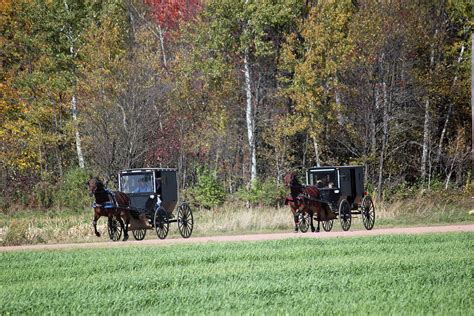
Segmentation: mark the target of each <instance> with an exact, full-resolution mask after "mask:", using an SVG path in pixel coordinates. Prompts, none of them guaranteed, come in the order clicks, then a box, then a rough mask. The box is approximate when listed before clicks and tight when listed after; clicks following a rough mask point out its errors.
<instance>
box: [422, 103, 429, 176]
mask: <svg viewBox="0 0 474 316" xmlns="http://www.w3.org/2000/svg"><path fill="white" fill-rule="evenodd" d="M429 126H430V100H429V99H428V100H426V102H425V122H424V124H423V151H422V155H421V168H420V171H421V178H422V179H423V181H424V180H425V178H426V161H427V158H428V143H429V138H430V132H429Z"/></svg>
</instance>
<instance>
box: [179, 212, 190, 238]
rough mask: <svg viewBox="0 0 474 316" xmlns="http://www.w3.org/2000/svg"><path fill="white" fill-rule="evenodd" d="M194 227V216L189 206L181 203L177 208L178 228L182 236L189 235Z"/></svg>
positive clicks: (186, 236)
mask: <svg viewBox="0 0 474 316" xmlns="http://www.w3.org/2000/svg"><path fill="white" fill-rule="evenodd" d="M193 227H194V218H193V212H192V211H191V207H189V205H188V204H186V203H183V204H181V205H180V206H179V208H178V230H179V233H180V234H181V236H182V237H183V238H189V237H191V234H192V233H193Z"/></svg>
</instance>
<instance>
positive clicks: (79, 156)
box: [64, 1, 84, 168]
mask: <svg viewBox="0 0 474 316" xmlns="http://www.w3.org/2000/svg"><path fill="white" fill-rule="evenodd" d="M64 7H65V8H66V11H69V6H68V4H67V2H66V1H64ZM66 37H67V39H68V40H69V52H70V53H71V56H72V57H73V58H76V56H77V51H76V49H75V48H74V38H73V34H72V30H71V28H70V27H69V28H68V30H67V31H66ZM74 89H75V87H74ZM71 111H72V120H73V125H74V134H75V139H76V152H77V159H78V162H79V167H80V168H84V155H83V154H82V145H81V135H80V133H79V124H78V119H77V99H76V94H75V93H74V94H73V95H72V98H71Z"/></svg>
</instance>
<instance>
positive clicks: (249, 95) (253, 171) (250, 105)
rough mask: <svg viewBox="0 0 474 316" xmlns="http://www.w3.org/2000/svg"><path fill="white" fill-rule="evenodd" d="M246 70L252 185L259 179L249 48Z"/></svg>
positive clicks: (246, 56) (246, 111) (245, 63)
mask: <svg viewBox="0 0 474 316" xmlns="http://www.w3.org/2000/svg"><path fill="white" fill-rule="evenodd" d="M244 71H245V92H246V101H247V106H246V109H245V114H246V121H247V134H248V141H249V149H250V182H251V184H250V185H251V186H253V185H254V182H255V180H256V179H257V151H256V148H255V116H254V110H253V102H252V79H251V73H250V65H249V61H248V48H246V49H245V53H244Z"/></svg>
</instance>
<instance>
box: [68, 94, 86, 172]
mask: <svg viewBox="0 0 474 316" xmlns="http://www.w3.org/2000/svg"><path fill="white" fill-rule="evenodd" d="M71 108H72V120H73V122H74V129H75V138H76V151H77V159H78V161H79V167H80V168H84V166H85V165H84V155H83V154H82V145H81V135H80V134H79V124H78V122H77V99H76V95H75V94H73V95H72V99H71Z"/></svg>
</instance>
